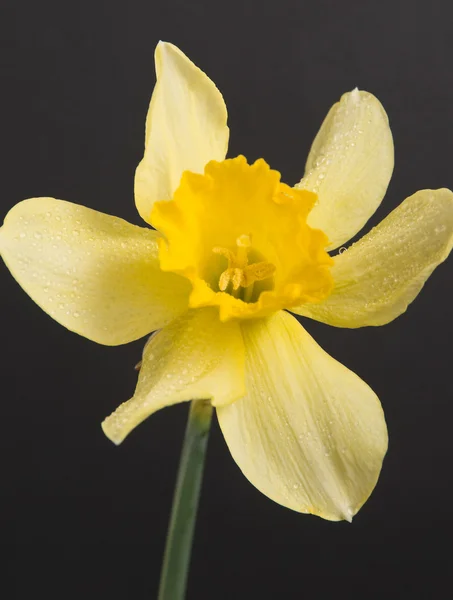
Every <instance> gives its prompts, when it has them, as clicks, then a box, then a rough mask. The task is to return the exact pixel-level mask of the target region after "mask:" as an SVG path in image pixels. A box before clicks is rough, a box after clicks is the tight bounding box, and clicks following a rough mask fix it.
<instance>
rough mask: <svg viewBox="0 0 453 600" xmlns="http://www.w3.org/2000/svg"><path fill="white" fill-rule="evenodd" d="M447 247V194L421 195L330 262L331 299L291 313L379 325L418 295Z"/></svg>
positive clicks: (450, 221) (452, 213) (450, 224)
mask: <svg viewBox="0 0 453 600" xmlns="http://www.w3.org/2000/svg"><path fill="white" fill-rule="evenodd" d="M452 247H453V193H452V192H451V191H450V190H447V189H440V190H421V191H419V192H417V193H416V194H414V195H413V196H410V197H409V198H407V199H406V200H405V201H404V202H403V203H402V204H400V206H399V207H398V208H396V209H395V210H394V211H393V212H392V213H390V215H389V216H388V217H387V218H386V219H384V220H383V221H382V222H381V223H380V224H379V225H378V226H377V227H375V228H374V229H372V230H371V231H370V233H369V234H368V235H365V236H364V237H363V238H362V239H361V240H359V241H358V242H357V243H355V244H353V245H352V246H351V247H350V248H349V249H348V250H346V251H344V252H342V253H340V254H338V255H337V256H336V257H335V258H334V261H335V262H334V266H333V268H332V271H331V273H332V276H333V278H334V282H335V287H334V290H333V292H332V294H331V295H330V296H329V297H328V298H327V299H326V300H324V301H323V302H321V303H319V304H310V305H309V304H304V305H303V306H300V307H298V308H291V311H292V312H295V313H298V314H300V315H304V316H306V317H311V318H312V319H316V320H318V321H323V322H325V323H328V324H329V325H336V326H337V327H364V326H365V325H384V324H385V323H389V322H390V321H392V320H393V319H395V318H396V317H398V316H399V315H400V314H401V313H403V312H404V311H405V310H406V308H407V306H408V305H409V304H410V303H411V302H412V301H413V300H414V298H415V297H416V296H417V294H418V293H419V292H420V290H421V288H422V287H423V285H424V283H425V281H426V280H427V279H428V277H429V276H430V275H431V273H432V272H433V271H434V269H435V268H436V267H437V266H438V265H439V264H440V263H441V262H443V261H444V260H445V259H446V258H447V256H448V255H449V253H450V251H451V249H452Z"/></svg>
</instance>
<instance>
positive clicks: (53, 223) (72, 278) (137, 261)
mask: <svg viewBox="0 0 453 600" xmlns="http://www.w3.org/2000/svg"><path fill="white" fill-rule="evenodd" d="M158 237H159V234H158V233H157V232H155V231H152V230H150V229H147V228H143V227H137V226H135V225H131V224H129V223H127V222H126V221H123V220H122V219H118V218H116V217H112V216H109V215H104V214H102V213H99V212H97V211H95V210H91V209H89V208H85V207H84V206H79V205H77V204H72V203H70V202H64V201H63V200H55V199H54V198H31V199H29V200H24V201H23V202H20V203H19V204H17V205H16V206H14V208H12V209H11V210H10V212H9V213H8V215H7V216H6V218H5V222H4V224H3V227H2V228H1V229H0V252H1V255H2V258H3V260H4V261H5V263H6V265H7V267H8V268H9V270H10V271H11V273H12V275H13V277H14V278H15V279H16V281H17V282H18V283H19V284H20V285H21V286H22V287H23V289H24V290H25V291H26V292H27V294H29V295H30V296H31V297H32V299H33V300H34V301H35V302H36V303H37V304H39V306H40V307H41V308H42V309H43V310H45V311H46V312H47V313H48V314H49V315H50V316H51V317H53V318H54V319H55V320H56V321H58V322H59V323H61V324H62V325H63V326H64V327H67V328H68V329H70V330H71V331H75V332H76V333H79V334H80V335H83V336H85V337H87V338H89V339H90V340H93V341H95V342H99V343H100V344H106V345H108V346H115V345H117V344H125V343H126V342H130V341H132V340H135V339H138V338H140V337H142V336H144V335H146V334H148V333H150V332H151V331H153V330H155V329H158V328H160V327H163V326H164V325H165V324H166V323H168V322H169V321H171V320H172V319H174V318H175V317H176V316H178V315H179V314H181V313H182V312H184V311H185V310H186V307H187V299H188V294H189V285H188V283H187V281H186V280H185V279H184V278H182V277H179V276H178V275H174V274H172V273H163V272H162V271H161V270H160V268H159V262H158V249H157V238H158Z"/></svg>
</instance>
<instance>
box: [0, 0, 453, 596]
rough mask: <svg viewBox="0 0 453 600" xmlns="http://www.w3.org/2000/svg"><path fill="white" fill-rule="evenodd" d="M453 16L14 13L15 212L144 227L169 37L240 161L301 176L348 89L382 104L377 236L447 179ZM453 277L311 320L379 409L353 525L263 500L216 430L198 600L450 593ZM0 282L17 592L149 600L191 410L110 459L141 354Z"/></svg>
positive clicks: (1, 19)
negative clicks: (93, 217)
mask: <svg viewBox="0 0 453 600" xmlns="http://www.w3.org/2000/svg"><path fill="white" fill-rule="evenodd" d="M451 17H452V11H451V8H450V3H449V2H447V1H446V0H445V2H435V1H431V2H421V1H420V2H417V1H415V0H412V1H410V0H406V1H403V0H396V1H394V2H391V3H390V2H386V1H381V2H366V1H363V2H358V1H357V2H348V1H347V0H344V1H342V2H337V1H332V2H326V1H324V0H311V2H305V1H301V0H297V1H290V0H280V1H279V2H272V3H271V2H265V3H262V2H245V1H244V2H242V3H236V2H228V3H226V2H222V3H221V2H216V1H215V0H211V1H208V0H201V1H200V0H192V2H189V1H187V0H182V1H176V0H167V1H166V2H156V1H155V0H132V1H130V2H128V3H125V2H120V1H119V0H110V1H108V0H105V1H100V0H91V1H90V2H86V1H84V0H79V1H78V2H75V1H71V2H68V1H67V0H58V1H56V0H55V1H53V0H40V1H39V2H37V1H36V0H14V1H7V0H2V2H1V14H0V32H1V42H2V48H3V49H2V52H1V61H2V69H1V94H0V120H1V128H0V130H1V137H0V146H1V148H2V176H1V194H0V202H1V211H2V214H6V212H7V211H8V210H9V209H10V208H11V207H12V206H13V205H14V204H15V203H16V202H18V201H19V200H21V199H23V198H26V197H30V196H39V195H51V196H55V197H57V198H64V199H67V200H71V201H74V202H79V203H81V204H85V205H86V206H89V207H92V208H95V209H98V210H101V211H104V212H108V213H111V214H115V215H118V216H121V217H123V218H125V219H127V220H129V221H131V222H133V223H137V224H140V218H139V216H138V215H137V214H136V212H135V208H134V204H133V175H134V169H135V167H136V165H137V163H138V161H139V159H140V158H141V154H142V147H143V136H144V118H145V113H146V110H147V105H148V101H149V97H150V94H151V91H152V88H153V85H154V67H153V50H154V46H155V44H156V43H157V41H158V40H159V39H164V40H167V41H172V42H173V43H175V44H177V45H178V46H179V47H181V49H183V50H184V51H185V52H186V53H187V54H188V55H189V57H191V59H192V60H194V61H195V62H196V63H197V64H198V65H199V66H200V67H202V68H203V69H204V70H205V71H206V72H207V73H208V74H209V75H210V76H211V77H212V78H213V79H214V81H215V82H216V83H217V85H218V86H219V88H220V89H221V90H222V92H223V93H224V97H225V100H226V102H227V106H228V109H229V124H230V128H231V144H230V152H229V155H230V156H235V155H237V154H239V153H243V154H245V155H246V156H247V157H248V158H249V159H250V160H251V159H255V158H258V157H260V156H262V157H264V158H265V159H266V160H267V161H268V162H269V163H270V164H271V165H272V166H273V167H274V168H276V169H279V170H280V171H281V172H282V174H283V178H284V180H285V181H286V182H288V183H295V182H296V181H298V179H299V178H300V176H301V175H302V171H303V165H304V161H305V157H306V154H307V152H308V149H309V146H310V143H311V140H312V138H313V136H314V135H315V133H316V131H317V129H318V127H319V125H320V123H321V121H322V119H323V117H324V116H325V114H326V112H327V110H328V108H329V107H330V106H331V104H333V102H334V101H336V100H337V99H338V98H339V96H340V95H341V94H342V93H343V92H345V91H348V90H350V89H352V88H353V87H355V86H359V87H360V88H362V89H366V90H369V91H371V92H373V93H374V94H375V95H377V96H378V98H379V99H380V100H381V101H382V102H383V104H384V106H385V108H386V110H387V112H388V114H389V117H390V121H391V125H392V129H393V133H394V138H395V147H396V165H395V172H394V177H393V179H392V182H391V185H390V187H389V190H388V195H387V197H386V199H385V201H384V203H383V205H382V206H381V208H380V209H379V211H378V213H377V215H375V217H373V219H372V220H371V221H370V223H369V224H368V225H367V229H369V227H370V226H371V225H374V224H376V223H377V222H378V221H379V220H380V219H382V218H383V217H384V216H385V215H386V214H388V212H390V210H392V209H393V208H394V207H395V206H396V205H397V204H399V203H400V202H401V201H402V200H403V199H404V198H405V197H407V196H408V195H410V194H411V193H413V192H414V191H416V190H417V189H421V188H429V187H434V188H435V187H442V186H446V187H452V186H453V169H452V156H453V69H452V59H453V40H452V36H451V30H450V22H451ZM452 268H453V261H450V263H449V264H448V263H447V264H446V265H442V266H441V267H440V268H439V269H438V270H437V271H436V272H435V274H434V276H433V277H432V278H431V280H430V281H429V283H428V284H427V285H426V287H425V289H424V290H423V291H422V294H421V295H420V297H419V298H418V299H417V300H416V301H415V303H414V304H413V305H412V306H411V307H410V310H409V311H408V313H406V314H405V315H403V316H402V317H400V318H399V319H398V320H397V321H395V322H393V323H392V324H390V325H387V326H385V327H382V328H366V329H361V330H340V329H334V328H329V327H327V326H324V325H321V324H317V323H313V322H306V323H304V325H306V327H307V328H308V330H309V331H310V332H311V333H312V334H313V335H314V336H315V337H316V339H317V341H318V342H319V343H320V344H321V345H322V346H323V347H324V348H325V349H326V350H327V351H329V352H330V353H331V354H332V355H334V356H335V357H336V358H337V359H338V360H340V361H341V362H343V363H345V364H346V365H347V366H348V367H350V368H351V369H353V370H354V371H356V372H357V373H358V374H359V375H360V376H361V377H362V378H363V379H365V380H366V381H367V382H368V383H369V384H370V385H371V386H372V387H373V389H374V390H375V391H376V392H377V393H378V395H379V396H380V398H381V400H382V403H383V406H384V409H385V413H386V418H387V422H388V427H389V433H390V448H389V453H388V455H387V458H386V460H385V462H384V468H383V472H382V475H381V478H380V481H379V483H378V486H377V488H376V490H375V492H374V493H373V495H372V497H371V499H370V500H369V501H368V503H367V504H366V505H365V506H364V508H363V509H362V510H361V512H360V513H359V514H358V516H357V517H356V518H355V519H354V521H353V523H352V525H350V524H348V523H329V522H326V521H322V520H321V519H319V518H317V517H311V516H304V515H299V514H297V513H294V512H291V511H289V510H287V509H284V508H282V507H280V506H278V505H277V504H274V503H273V502H271V501H270V500H268V499H267V498H266V497H264V496H262V495H261V494H260V493H259V492H258V491H256V490H255V489H254V488H253V487H252V486H251V485H250V484H249V483H248V481H247V480H246V479H245V478H244V477H243V476H242V474H241V473H240V471H239V469H238V468H237V466H236V465H235V463H234V462H233V460H232V459H231V457H230V455H229V452H228V450H227V448H226V445H225V443H224V441H223V438H222V436H221V433H220V431H219V428H218V425H217V423H214V426H213V430H212V435H211V439H210V447H209V454H208V460H207V468H206V473H205V480H204V488H203V493H202V500H201V507H200V515H199V521H198V524H197V531H196V540H195V547H194V553H193V561H192V569H191V574H190V581H189V594H188V597H189V599H198V598H200V599H201V598H209V599H211V598H214V599H219V600H226V599H230V598H241V599H242V598H255V597H256V598H288V599H293V598H301V597H314V598H327V597H330V596H331V595H332V594H333V593H339V594H341V596H342V597H345V598H363V597H364V596H365V595H367V596H370V595H371V596H372V595H373V592H374V593H376V594H378V595H379V596H380V597H382V596H383V594H384V593H385V594H386V597H397V596H398V594H397V588H396V586H395V581H396V580H397V579H400V580H402V581H403V585H404V589H405V590H406V591H407V592H408V595H410V596H411V597H412V598H414V597H417V598H418V597H420V598H431V597H437V593H436V592H435V591H434V589H433V586H434V585H442V586H444V585H449V583H450V579H449V575H448V569H449V567H450V566H451V557H450V550H449V549H450V547H451V537H452V535H453V524H452V517H451V511H452V509H451V493H452V487H453V486H452V483H453V474H452V468H451V464H452V460H451V458H452V456H453V440H452V425H451V421H452V417H453V408H452V404H451V403H452V386H451V379H450V378H451V342H452V318H451V304H452V302H451V295H450V293H451V273H452ZM0 271H1V273H0V277H1V294H0V303H1V312H0V316H1V327H2V354H1V356H2V361H1V380H0V381H1V386H2V394H1V395H2V400H1V402H2V404H1V415H2V427H1V436H0V445H1V452H0V460H1V473H2V477H1V492H0V493H1V502H2V506H1V511H0V518H1V520H2V534H1V548H2V554H3V556H2V560H1V564H2V569H4V577H3V579H2V581H3V583H2V584H1V585H2V586H3V588H4V589H5V590H6V594H5V596H4V597H5V598H20V599H22V598H29V597H30V596H31V594H33V595H37V596H39V597H41V596H42V597H47V598H65V599H66V598H73V597H74V598H76V597H77V598H88V599H91V598H93V599H94V598H115V599H116V598H131V599H135V598H137V599H145V598H154V597H155V593H156V588H157V583H158V577H159V569H160V560H161V553H162V549H163V545H164V539H165V532H166V526H167V519H168V513H169V509H170V501H171V496H172V490H173V484H174V479H175V473H176V468H177V464H178V457H179V451H180V444H181V439H182V434H183V430H184V423H185V417H186V411H187V406H177V407H174V408H171V409H165V410H163V411H161V412H160V413H158V414H156V415H154V416H153V417H152V418H150V419H149V420H148V421H147V422H145V423H144V424H143V425H141V426H140V427H139V428H138V429H137V430H136V431H134V432H133V433H132V434H131V436H130V437H129V438H128V439H127V440H126V441H125V443H124V444H123V445H122V446H120V447H119V448H116V447H114V446H113V445H112V444H111V442H109V441H108V440H107V439H106V438H105V437H104V435H103V433H102V431H101V428H100V426H99V424H100V422H101V420H102V419H103V418H104V417H105V416H106V415H107V414H109V413H110V412H111V411H112V410H113V409H114V408H115V407H116V406H117V405H118V404H119V403H120V402H121V401H123V400H125V399H127V398H129V397H130V395H131V393H132V391H133V388H134V385H135V379H136V374H135V372H134V370H133V365H134V364H135V363H136V362H137V361H138V360H139V358H140V354H141V348H142V345H143V342H142V341H138V342H136V343H133V344H130V345H127V346H123V347H118V348H106V347H102V346H98V345H96V344H94V343H92V342H89V341H87V340H85V339H83V338H81V337H78V336H77V335H75V334H72V333H69V332H68V331H66V330H65V329H63V328H62V327H61V326H59V325H58V324H56V323H55V322H53V321H52V320H51V319H50V318H49V317H48V316H46V315H45V314H44V313H43V312H41V310H40V309H39V308H38V307H37V306H36V305H34V304H33V302H32V301H31V300H30V299H29V298H28V297H27V296H26V295H25V294H24V293H23V292H22V291H21V290H20V289H19V287H18V285H17V284H16V283H15V282H14V281H13V279H12V277H11V276H10V275H9V273H8V271H7V269H6V268H5V266H4V265H3V264H2V265H1V267H0ZM425 582H428V583H425ZM447 596H448V594H447ZM447 596H443V597H447Z"/></svg>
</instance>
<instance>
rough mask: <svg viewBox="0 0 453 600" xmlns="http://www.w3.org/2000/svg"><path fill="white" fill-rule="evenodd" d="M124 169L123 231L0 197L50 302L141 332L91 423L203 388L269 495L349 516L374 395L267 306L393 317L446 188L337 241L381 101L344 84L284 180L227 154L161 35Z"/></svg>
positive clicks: (206, 96)
mask: <svg viewBox="0 0 453 600" xmlns="http://www.w3.org/2000/svg"><path fill="white" fill-rule="evenodd" d="M155 58H156V71H157V83H156V87H155V90H154V93H153V96H152V99H151V104H150V108H149V112H148V116H147V119H146V139H145V152H144V156H143V160H142V161H141V162H140V164H139V166H138V168H137V172H136V177H135V201H136V206H137V209H138V212H139V213H140V215H141V216H142V217H143V219H144V220H145V222H146V223H147V224H148V225H151V226H152V227H153V228H154V229H151V228H149V227H137V226H134V225H131V224H129V223H127V222H125V221H123V220H122V219H119V218H116V217H113V216H108V215H105V214H101V213H99V212H96V211H94V210H90V209H89V208H85V207H84V206H78V205H75V204H71V203H68V202H64V201H62V200H55V199H53V198H32V199H29V200H25V201H23V202H21V203H19V204H17V205H16V206H15V207H14V208H12V210H11V211H10V212H9V214H8V215H7V217H6V219H5V223H4V225H3V227H2V229H1V230H0V250H1V253H2V256H3V259H4V261H5V262H6V264H7V266H8V267H9V269H10V270H11V272H12V274H13V276H14V277H15V279H16V280H17V281H18V283H19V284H20V285H21V286H22V287H23V288H24V290H25V291H26V292H27V293H28V294H29V295H30V296H31V297H32V298H33V300H34V301H35V302H36V303H37V304H39V305H40V306H41V307H42V308H43V309H44V310H45V311H46V312H47V313H48V314H49V315H50V316H52V317H53V318H54V319H56V320H57V321H58V322H59V323H61V324H62V325H64V326H65V327H67V328H68V329H70V330H72V331H75V332H76V333H78V334H80V335H83V336H85V337H87V338H89V339H91V340H94V341H95V342H99V343H100V344H106V345H117V344H125V343H127V342H131V341H132V340H136V339H138V338H141V337H142V336H144V335H146V334H148V333H150V332H153V331H157V333H156V334H155V335H153V336H152V337H151V338H150V339H149V341H148V342H147V344H146V346H145V348H144V352H143V361H142V366H141V370H140V373H139V378H138V384H137V388H136V391H135V394H134V396H133V398H132V399H130V400H129V401H127V402H125V403H124V404H122V405H121V406H120V407H119V408H118V409H117V410H116V411H115V412H114V413H113V414H112V415H111V416H109V417H108V418H107V419H106V420H105V421H104V423H103V429H104V432H105V433H106V435H107V436H108V437H109V438H110V439H111V440H112V441H113V442H115V443H116V444H119V443H120V442H121V441H122V440H123V439H124V438H125V437H126V435H127V434H128V433H129V432H130V431H131V430H132V429H133V428H134V427H136V426H137V425H138V424H139V423H141V422H142V421H143V420H144V419H146V418H147V417H149V416H150V415H151V414H152V413H154V412H155V411H157V410H159V409H160V408H163V407H165V406H170V405H172V404H176V403H178V402H183V401H188V400H192V399H208V400H210V402H211V403H212V405H213V406H215V407H216V410H217V415H218V419H219V423H220V427H221V429H222V432H223V435H224V437H225V440H226V443H227V445H228V447H229V449H230V451H231V454H232V456H233V458H234V460H235V461H236V463H237V464H238V465H239V467H240V469H241V470H242V472H243V473H244V475H245V476H246V477H247V478H248V479H249V480H250V481H251V482H252V483H253V485H255V486H256V487H257V488H258V489H259V490H261V492H263V493H264V494H266V495H267V496H268V497H269V498H271V499H273V500H275V501H276V502H278V503H280V504H282V505H284V506H287V507H289V508H291V509H293V510H296V511H299V512H302V513H312V514H315V515H319V516H321V517H323V518H325V519H330V520H333V521H335V520H342V519H347V520H350V519H351V518H352V516H353V515H354V514H356V513H357V511H358V510H359V509H360V507H361V506H362V505H363V503H364V502H365V501H366V499H367V498H368V496H369V495H370V493H371V491H372V490H373V488H374V486H375V484H376V481H377V479H378V476H379V472H380V469H381V466H382V461H383V458H384V455H385V453H386V450H387V429H386V424H385V420H384V415H383V412H382V408H381V405H380V403H379V400H378V398H377V396H376V394H375V393H374V392H373V391H372V390H371V389H370V388H369V387H368V385H367V384H366V383H365V382H363V381H362V380H361V379H360V378H359V377H358V376H357V375H355V374H354V373H353V372H351V371H350V370H348V369H347V368H346V367H344V366H343V365H341V364H340V363H339V362H337V361H336V360H334V359H333V358H332V357H331V356H329V355H328V354H327V353H326V352H324V350H322V348H320V347H319V346H318V344H317V343H316V342H315V341H314V340H313V339H312V338H311V337H310V335H309V334H308V333H307V332H306V331H305V330H304V329H303V327H302V326H301V325H300V323H299V322H298V321H297V320H296V318H295V317H293V316H292V315H291V314H289V313H288V312H286V311H285V310H284V309H289V310H290V311H292V312H293V313H296V314H298V315H303V316H305V317H310V318H312V319H317V320H319V321H323V322H324V323H328V324H330V325H335V326H338V327H363V326H367V325H384V324H385V323H388V322H389V321H392V320H393V319H395V318H396V317H397V316H398V315H400V314H401V313H403V312H404V311H405V310H406V308H407V306H408V304H409V303H410V302H412V300H414V298H415V297H416V296H417V294H418V292H419V291H420V289H421V288H422V286H423V284H424V282H425V281H426V279H427V278H428V277H429V275H430V274H431V273H432V271H433V270H434V268H435V267H436V266H437V265H438V264H439V263H441V262H442V261H443V260H445V258H446V257H447V255H448V254H449V252H450V250H451V248H452V240H453V194H452V192H451V191H449V190H447V189H439V190H422V191H419V192H417V193H415V194H414V195H413V196H410V197H409V198H407V199H406V200H405V201H404V202H403V203H402V204H401V205H400V206H399V207H398V208H397V209H396V210H394V211H393V212H392V213H391V214H390V215H389V216H388V217H387V218H386V219H384V220H383V221H382V223H380V224H379V225H378V226H377V227H375V228H374V229H373V230H372V231H371V232H370V233H368V234H367V235H365V236H364V237H363V238H362V239H361V240H360V241H359V242H357V243H355V244H353V245H352V246H351V247H349V248H348V249H347V250H346V251H344V252H341V253H337V254H336V255H335V256H331V255H330V254H329V253H328V252H329V251H332V250H335V249H336V248H339V247H340V246H341V245H343V244H344V243H346V242H347V241H348V240H349V239H350V238H352V237H353V236H354V235H355V234H356V233H357V232H358V231H359V230H360V229H362V227H363V226H364V225H365V223H366V222H367V220H368V219H369V217H370V216H371V215H372V214H373V213H374V212H375V210H376V209H377V207H378V206H379V204H380V202H381V200H382V198H383V196H384V194H385V192H386V189H387V186H388V183H389V180H390V177H391V174H392V170H393V142H392V135H391V132H390V128H389V124H388V119H387V115H386V113H385V111H384V109H383V107H382V106H381V104H380V102H379V101H378V100H377V99H376V98H375V97H374V96H373V95H372V94H370V93H367V92H364V91H359V90H357V89H355V90H353V91H352V92H349V93H346V94H344V96H342V98H341V100H340V101H339V102H338V103H337V104H335V105H334V106H333V107H332V109H331V110H330V112H329V114H328V115H327V117H326V119H325V121H324V123H323V124H322V127H321V129H320V131H319V133H318V135H317V136H316V138H315V140H314V142H313V145H312V148H311V151H310V154H309V157H308V160H307V164H306V170H305V175H304V177H303V179H302V180H301V181H300V183H298V184H297V185H296V186H294V187H290V186H288V185H285V184H284V183H281V181H280V174H279V173H278V172H277V171H274V170H271V169H270V167H269V166H268V165H267V164H266V163H265V162H264V160H261V159H260V160H257V161H256V162H255V163H254V164H251V165H249V164H248V163H247V161H246V159H245V158H244V157H242V156H239V157H237V158H233V159H225V156H226V152H227V146H228V135H229V131H228V127H227V111H226V107H225V104H224V101H223V98H222V96H221V94H220V92H219V91H218V89H217V88H216V87H215V85H214V84H213V82H212V81H211V80H210V79H209V78H208V77H207V76H206V75H205V74H204V73H203V72H202V71H201V70H200V69H198V68H197V67H196V66H195V65H194V64H193V63H192V62H191V61H190V60H189V59H188V58H187V57H186V56H185V55H184V54H183V53H182V52H181V51H180V50H178V49H177V48H176V47H175V46H173V45H171V44H168V43H160V44H159V45H158V47H157V49H156V57H155Z"/></svg>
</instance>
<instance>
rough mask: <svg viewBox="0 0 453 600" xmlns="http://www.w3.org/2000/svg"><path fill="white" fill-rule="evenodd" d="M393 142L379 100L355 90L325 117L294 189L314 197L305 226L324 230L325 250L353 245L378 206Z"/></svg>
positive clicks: (389, 170) (388, 173)
mask: <svg viewBox="0 0 453 600" xmlns="http://www.w3.org/2000/svg"><path fill="white" fill-rule="evenodd" d="M393 162H394V161H393V140H392V133H391V131H390V127H389V123H388V118H387V114H386V113H385V110H384V108H383V107H382V105H381V103H380V102H379V100H378V99H377V98H375V97H374V96H373V95H372V94H369V93H368V92H363V91H359V90H357V89H355V90H353V91H352V92H349V93H347V94H344V95H343V96H342V97H341V100H340V102H337V104H335V105H334V106H333V107H332V108H331V110H330V111H329V113H328V115H327V117H326V118H325V120H324V122H323V124H322V126H321V129H320V130H319V132H318V135H317V136H316V138H315V140H314V142H313V145H312V147H311V150H310V154H309V156H308V160H307V164H306V166H305V175H304V177H303V179H302V180H301V182H300V183H298V184H297V185H296V187H297V188H299V189H307V190H310V191H312V192H316V193H317V194H318V197H319V201H318V204H317V205H316V206H315V207H314V208H313V210H312V211H311V213H310V215H309V218H308V224H309V225H310V226H311V227H314V228H317V229H322V231H324V233H325V234H326V235H327V237H328V238H329V240H330V245H329V246H328V248H327V249H328V250H332V249H333V248H337V247H338V246H340V245H341V244H343V243H345V242H347V241H348V240H349V239H351V238H352V237H353V236H354V235H355V234H356V233H357V232H358V231H360V229H362V227H363V226H364V225H365V223H366V222H367V221H368V219H369V218H370V217H371V215H372V214H373V213H374V212H375V210H376V209H377V207H378V206H379V204H380V202H381V200H382V198H383V197H384V194H385V192H386V190H387V186H388V184H389V182H390V177H391V175H392V171H393Z"/></svg>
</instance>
